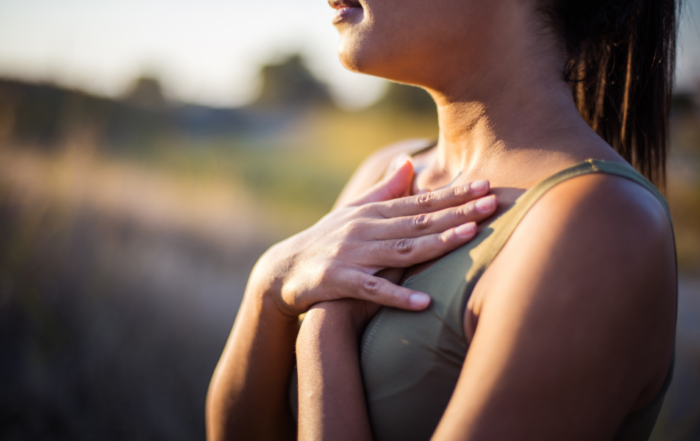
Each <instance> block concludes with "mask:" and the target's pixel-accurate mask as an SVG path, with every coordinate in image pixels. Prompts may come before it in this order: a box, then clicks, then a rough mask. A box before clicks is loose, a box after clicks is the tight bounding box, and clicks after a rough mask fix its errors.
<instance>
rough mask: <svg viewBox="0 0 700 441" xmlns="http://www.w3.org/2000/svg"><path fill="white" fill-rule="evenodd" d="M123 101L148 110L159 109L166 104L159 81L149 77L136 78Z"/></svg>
mask: <svg viewBox="0 0 700 441" xmlns="http://www.w3.org/2000/svg"><path fill="white" fill-rule="evenodd" d="M124 101H126V102H127V103H130V104H134V105H136V106H139V107H145V108H149V109H159V108H162V107H165V104H166V99H165V96H164V95H163V88H162V87H161V85H160V81H158V79H157V78H155V77H153V76H150V75H143V76H141V77H140V78H137V79H136V80H135V81H134V83H133V85H132V86H131V89H130V90H129V92H127V94H126V96H125V97H124Z"/></svg>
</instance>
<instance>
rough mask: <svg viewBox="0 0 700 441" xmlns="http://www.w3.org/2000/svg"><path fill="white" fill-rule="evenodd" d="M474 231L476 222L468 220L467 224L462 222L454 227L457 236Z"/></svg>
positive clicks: (464, 235)
mask: <svg viewBox="0 0 700 441" xmlns="http://www.w3.org/2000/svg"><path fill="white" fill-rule="evenodd" d="M475 231H476V224H475V223H474V222H469V223H468V224H463V225H460V226H458V227H457V228H455V234H456V235H457V236H459V237H467V236H471V235H473V234H474V232H475Z"/></svg>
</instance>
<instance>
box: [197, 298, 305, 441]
mask: <svg viewBox="0 0 700 441" xmlns="http://www.w3.org/2000/svg"><path fill="white" fill-rule="evenodd" d="M296 334H297V320H296V319H295V318H294V317H290V316H287V315H284V314H282V313H281V312H279V310H278V309H277V307H276V306H275V305H274V304H272V302H271V301H270V300H269V299H268V298H266V297H265V296H264V295H263V293H260V291H259V290H257V289H255V288H254V287H249V288H248V290H247V291H246V295H245V296H244V300H243V303H242V304H241V307H240V309H239V312H238V316H237V317H236V322H235V324H234V327H233V330H232V331H231V335H230V337H229V339H228V342H227V344H226V348H225V349H224V353H223V355H222V357H221V359H220V360H219V363H218V365H217V367H216V371H215V372H214V376H213V378H212V381H211V384H210V386H209V393H208V396H207V412H206V413H207V419H206V420H207V421H206V422H207V439H208V440H209V441H214V440H216V441H219V440H227V439H246V440H266V439H270V440H283V439H294V436H295V428H294V422H293V420H292V417H291V415H290V412H289V410H288V407H287V382H288V380H289V375H290V372H291V369H292V367H293V363H294V342H295V340H296Z"/></svg>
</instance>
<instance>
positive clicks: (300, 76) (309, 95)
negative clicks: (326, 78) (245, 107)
mask: <svg viewBox="0 0 700 441" xmlns="http://www.w3.org/2000/svg"><path fill="white" fill-rule="evenodd" d="M260 76H261V77H262V92H261V93H260V97H259V98H258V99H257V101H256V102H255V103H254V104H253V106H254V107H260V108H299V107H312V106H330V105H332V103H333V102H332V100H331V97H330V94H329V93H328V89H327V88H326V86H325V85H324V84H323V83H321V82H320V81H318V80H317V79H316V78H315V77H314V76H313V74H312V73H311V72H309V70H308V68H307V67H306V65H305V64H304V61H303V59H302V58H301V56H300V55H292V56H291V57H289V58H287V59H286V60H285V61H283V62H281V63H279V64H268V65H266V66H263V67H262V69H261V71H260Z"/></svg>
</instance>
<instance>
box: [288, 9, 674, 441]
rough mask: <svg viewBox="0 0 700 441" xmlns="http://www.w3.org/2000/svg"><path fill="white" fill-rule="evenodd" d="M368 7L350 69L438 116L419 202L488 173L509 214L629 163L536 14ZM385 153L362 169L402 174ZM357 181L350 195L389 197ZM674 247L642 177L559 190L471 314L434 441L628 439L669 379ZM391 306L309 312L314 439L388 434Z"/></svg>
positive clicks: (514, 244) (503, 256)
mask: <svg viewBox="0 0 700 441" xmlns="http://www.w3.org/2000/svg"><path fill="white" fill-rule="evenodd" d="M361 6H362V10H361V11H356V14H355V15H351V16H350V18H349V19H347V20H345V21H341V22H337V23H336V27H337V28H338V30H339V32H340V35H341V44H340V56H341V60H342V61H343V62H344V63H345V65H346V66H347V67H349V68H350V69H353V70H357V71H361V72H364V73H369V74H373V75H377V76H382V77H385V78H389V79H393V80H396V81H402V82H407V83H411V84H415V85H419V86H422V87H424V88H425V89H426V90H428V91H429V92H430V93H431V94H432V96H433V98H434V99H435V101H436V103H437V105H438V115H439V121H440V138H439V143H438V145H437V147H436V148H435V149H433V150H432V151H430V152H427V153H425V154H424V155H421V156H420V157H418V158H416V164H415V165H416V169H417V170H420V172H419V173H418V175H417V177H416V180H415V182H414V185H413V187H412V192H414V193H415V192H416V191H418V190H419V189H423V188H439V187H441V186H443V185H445V184H447V183H448V182H450V181H451V180H452V179H453V177H454V176H455V175H457V174H458V173H461V174H460V175H459V178H458V179H457V181H456V182H455V185H460V184H462V183H464V182H470V181H472V180H478V179H484V178H488V179H489V181H490V182H491V185H492V189H493V193H494V194H496V196H497V198H498V205H499V207H498V209H497V211H502V210H503V209H504V208H505V207H507V206H508V205H510V203H511V202H513V201H514V200H515V199H516V198H517V197H518V196H519V195H521V194H522V193H523V192H524V191H525V190H526V189H528V188H530V187H532V186H533V185H534V184H536V183H537V182H540V181H541V180H543V179H545V178H546V177H548V176H551V175H552V174H554V173H556V172H558V171H560V170H562V169H564V168H567V167H569V166H572V165H574V164H576V163H579V162H581V161H583V160H586V159H588V158H597V159H605V160H609V161H614V162H618V163H624V160H623V159H622V158H621V157H619V156H618V155H617V154H616V153H615V152H614V150H613V149H612V148H611V147H610V146H609V145H607V144H606V143H605V142H604V141H603V140H602V139H600V138H599V137H598V136H597V135H596V134H595V133H594V132H593V131H592V130H591V129H590V128H589V127H588V126H587V125H586V123H585V122H584V121H583V119H582V118H581V117H580V115H579V114H578V111H577V109H576V107H575V105H574V102H573V99H572V96H571V92H570V89H569V85H568V84H567V83H566V82H565V81H564V79H563V73H562V66H563V65H564V51H563V48H562V44H561V42H560V41H559V40H558V38H557V37H556V35H554V34H552V33H551V32H548V31H546V30H544V29H543V24H542V23H541V20H540V17H539V16H538V15H537V11H536V5H535V2H534V1H522V0H495V1H491V2H477V1H456V0H437V1H434V2H429V5H428V2H425V1H424V0H401V1H399V0H363V1H362V2H361ZM444 48H449V51H448V50H445V49H444ZM379 157H381V155H379V156H378V157H377V158H379ZM377 158H375V159H374V160H372V161H370V163H368V164H366V165H364V166H363V171H362V173H365V174H366V173H367V170H368V169H376V170H379V169H382V167H386V166H387V164H386V163H385V162H382V161H380V160H378V159H377ZM362 173H361V174H360V175H362ZM351 182H352V184H353V185H352V186H351V187H350V188H351V189H350V190H348V193H351V192H356V191H362V189H363V188H366V187H367V186H369V185H371V182H370V180H366V181H365V180H363V179H362V178H356V179H354V180H353V181H351ZM342 197H343V198H351V197H352V194H344V195H343V196H342ZM525 250H526V252H525ZM674 252H675V251H674V244H673V234H672V229H671V225H670V222H669V219H668V217H667V215H666V213H665V211H664V209H663V207H662V206H661V204H660V203H659V202H658V201H657V200H656V199H655V198H654V197H653V196H652V195H651V194H650V193H649V192H648V191H647V190H645V189H643V188H642V187H640V186H639V185H636V184H634V183H632V182H630V181H627V180H625V179H622V178H619V177H612V176H607V175H594V176H584V177H580V178H576V179H572V180H570V181H567V182H565V183H562V184H560V185H558V186H557V187H556V188H554V189H553V190H551V191H550V192H548V193H547V194H546V195H544V196H543V197H542V198H541V199H540V200H539V201H538V202H537V203H536V204H535V206H534V207H533V209H532V210H530V212H529V213H528V214H527V215H526V217H525V218H524V220H523V221H522V222H521V224H520V225H519V226H518V227H517V229H516V230H515V232H514V234H513V235H512V237H511V238H510V240H509V241H508V242H507V244H506V245H505V247H504V248H503V249H502V251H501V252H500V254H499V255H498V256H497V257H496V259H495V260H494V262H493V263H492V264H491V266H490V267H489V268H488V270H487V271H486V273H485V274H484V275H483V276H482V278H481V279H480V281H479V282H478V284H477V286H476V288H475V290H474V292H473V294H472V297H471V298H470V301H469V303H468V305H467V308H466V310H465V311H464V314H465V320H464V323H465V333H466V335H468V336H469V338H470V340H471V342H470V343H471V344H470V349H469V353H468V356H467V359H466V360H465V363H464V367H463V370H462V373H461V376H460V379H459V382H458V384H457V387H456V390H455V393H454V395H453V397H452V399H451V401H450V403H449V405H448V407H447V410H446V412H445V414H444V416H443V419H442V420H441V422H440V424H439V426H438V428H437V431H436V433H435V434H434V436H433V438H434V439H436V440H448V439H460V440H483V439H498V440H500V439H504V440H505V439H533V440H534V439H537V440H560V439H567V440H589V439H610V438H612V436H613V435H614V433H615V430H616V429H617V427H618V426H619V425H620V423H621V421H622V420H623V418H624V417H625V416H626V415H629V414H631V413H633V412H634V411H636V410H639V409H641V408H643V407H644V406H646V405H647V404H648V403H649V402H650V401H651V400H652V399H653V398H654V397H655V396H656V394H657V393H658V391H659V390H660V389H661V387H662V384H663V382H664V380H665V378H666V375H667V373H668V369H669V365H670V362H671V357H672V352H673V342H674V331H675V311H676V295H675V293H676V275H675V260H674ZM428 265H430V262H425V263H422V264H419V265H415V266H413V267H411V268H409V269H408V270H407V272H406V274H405V276H409V275H412V274H416V273H418V272H420V271H422V270H424V269H425V268H426V267H427V266H428ZM375 310H376V306H374V307H373V306H371V305H370V306H368V305H366V304H363V302H361V301H358V300H342V301H334V302H323V303H318V304H316V305H315V306H314V307H313V308H312V309H311V311H310V312H309V313H308V314H307V316H306V319H305V321H304V324H303V325H302V327H301V330H300V334H299V337H298V340H297V364H298V370H299V388H300V392H299V412H300V416H299V436H300V439H334V440H342V439H348V440H351V439H352V440H360V439H370V438H371V430H370V426H369V419H368V416H367V410H366V408H365V405H364V397H363V385H362V382H361V376H360V374H359V361H358V354H357V347H356V345H357V341H358V336H359V334H360V333H361V332H362V330H363V329H364V326H365V325H366V323H367V322H368V321H369V319H370V318H371V315H372V313H373V312H374V311H375ZM571 348H576V350H571Z"/></svg>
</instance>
